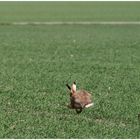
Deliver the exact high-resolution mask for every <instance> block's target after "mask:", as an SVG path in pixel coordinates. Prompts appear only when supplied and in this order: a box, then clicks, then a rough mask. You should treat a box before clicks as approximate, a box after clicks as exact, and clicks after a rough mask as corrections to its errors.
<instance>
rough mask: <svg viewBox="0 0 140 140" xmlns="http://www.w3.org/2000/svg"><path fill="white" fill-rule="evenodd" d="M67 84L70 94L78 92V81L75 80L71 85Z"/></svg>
mask: <svg viewBox="0 0 140 140" xmlns="http://www.w3.org/2000/svg"><path fill="white" fill-rule="evenodd" d="M66 86H67V87H68V89H69V90H70V95H73V94H74V93H76V82H73V84H72V86H71V87H70V86H69V85H68V84H66Z"/></svg>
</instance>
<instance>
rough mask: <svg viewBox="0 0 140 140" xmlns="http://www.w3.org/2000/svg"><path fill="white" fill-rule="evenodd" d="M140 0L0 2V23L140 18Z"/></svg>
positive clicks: (130, 19) (136, 19)
mask: <svg viewBox="0 0 140 140" xmlns="http://www.w3.org/2000/svg"><path fill="white" fill-rule="evenodd" d="M139 13H140V2H97V1H96V2H66V1H65V2H64V1H63V2H51V1H50V2H23V1H22V2H20V1H19V2H0V23H9V22H33V21H40V22H46V21H72V22H73V21H139V20H140V14H139Z"/></svg>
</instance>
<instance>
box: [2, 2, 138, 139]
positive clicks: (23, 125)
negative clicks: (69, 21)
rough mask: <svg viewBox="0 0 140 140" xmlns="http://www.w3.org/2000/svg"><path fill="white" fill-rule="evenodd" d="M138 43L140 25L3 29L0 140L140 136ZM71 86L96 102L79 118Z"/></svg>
mask: <svg viewBox="0 0 140 140" xmlns="http://www.w3.org/2000/svg"><path fill="white" fill-rule="evenodd" d="M127 4H128V3H127ZM128 7H129V6H128ZM0 10H1V8H0ZM15 10H16V9H15ZM6 11H8V10H5V13H6ZM16 13H17V12H16ZM23 15H24V14H23ZM15 17H16V16H15ZM27 17H28V15H27ZM42 17H43V16H42ZM0 18H1V19H2V18H3V19H4V18H5V17H4V16H2V17H1V16H0ZM34 18H35V17H34V16H33V17H30V19H31V20H32V21H34ZM8 19H9V21H8V22H11V21H12V20H13V21H14V17H13V18H12V17H10V16H9V18H8ZM26 19H27V18H26ZM130 20H131V17H130ZM2 21H3V22H5V21H6V20H2ZM15 21H16V20H15ZM21 21H22V20H21ZM6 22H7V21H6ZM139 38H140V26H139V25H44V26H43V25H38V26H33V25H25V26H18V25H16V26H12V25H0V138H127V139H129V138H140V133H139V132H140V126H139V122H138V117H137V115H138V113H140V87H139V83H140V65H139V64H140V39H139ZM74 80H77V88H84V89H86V90H88V91H90V92H92V95H93V99H94V103H95V106H94V107H92V108H89V109H85V110H84V111H83V112H82V113H81V114H76V112H75V111H74V110H70V109H68V108H67V107H66V104H67V103H69V96H68V90H67V89H66V86H65V84H66V83H67V82H68V83H72V82H73V81H74ZM109 87H110V90H109Z"/></svg>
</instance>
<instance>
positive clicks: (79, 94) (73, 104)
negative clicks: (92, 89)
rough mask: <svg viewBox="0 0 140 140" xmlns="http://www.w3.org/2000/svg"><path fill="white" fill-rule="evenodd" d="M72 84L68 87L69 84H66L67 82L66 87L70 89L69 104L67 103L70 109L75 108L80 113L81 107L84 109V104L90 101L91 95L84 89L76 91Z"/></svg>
mask: <svg viewBox="0 0 140 140" xmlns="http://www.w3.org/2000/svg"><path fill="white" fill-rule="evenodd" d="M74 84H75V83H74ZM74 84H73V85H74ZM73 85H72V87H71V89H70V88H69V87H70V86H68V84H67V87H68V88H69V90H70V91H71V92H70V105H68V107H69V108H71V109H76V112H77V113H80V112H82V109H84V108H85V106H86V105H88V104H90V103H92V100H91V98H92V97H91V94H90V93H88V92H87V91H85V90H78V91H75V90H73V87H74V86H73ZM75 86H76V84H75Z"/></svg>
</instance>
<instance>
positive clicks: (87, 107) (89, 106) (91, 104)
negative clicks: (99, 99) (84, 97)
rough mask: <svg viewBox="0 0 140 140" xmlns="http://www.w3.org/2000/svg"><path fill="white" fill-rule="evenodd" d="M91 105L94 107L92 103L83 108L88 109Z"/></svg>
mask: <svg viewBox="0 0 140 140" xmlns="http://www.w3.org/2000/svg"><path fill="white" fill-rule="evenodd" d="M93 105H94V103H90V104H87V105H86V106H85V108H89V107H91V106H93Z"/></svg>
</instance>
